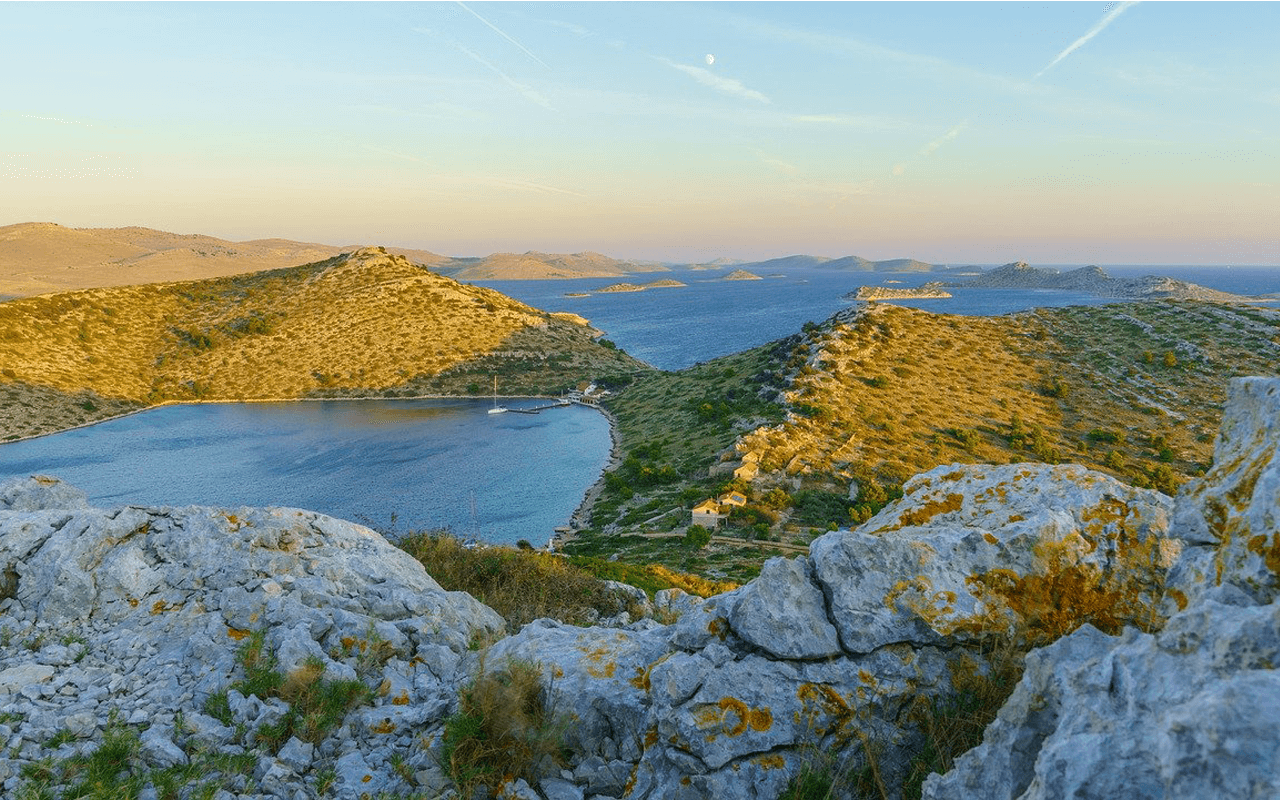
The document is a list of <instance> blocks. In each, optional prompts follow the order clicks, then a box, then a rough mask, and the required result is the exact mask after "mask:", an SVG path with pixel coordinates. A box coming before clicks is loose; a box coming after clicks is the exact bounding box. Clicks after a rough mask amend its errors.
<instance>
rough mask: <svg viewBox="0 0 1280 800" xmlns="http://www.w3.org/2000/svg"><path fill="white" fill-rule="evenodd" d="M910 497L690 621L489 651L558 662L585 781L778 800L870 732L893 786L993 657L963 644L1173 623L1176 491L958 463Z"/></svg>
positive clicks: (569, 631) (848, 760)
mask: <svg viewBox="0 0 1280 800" xmlns="http://www.w3.org/2000/svg"><path fill="white" fill-rule="evenodd" d="M904 491H905V492H906V495H905V496H904V498H903V499H902V500H901V501H899V502H897V503H895V504H893V505H892V506H890V507H888V508H886V509H885V510H884V511H883V512H882V513H881V514H880V515H878V516H876V517H875V518H873V519H872V520H870V521H869V522H868V523H866V524H865V525H863V526H862V527H861V528H859V529H858V530H857V531H842V532H837V533H832V534H829V535H827V536H824V537H822V538H821V539H819V540H817V541H815V542H814V543H813V545H812V547H811V554H812V555H811V557H809V558H798V559H795V560H790V561H788V560H785V559H780V558H779V559H773V560H771V561H769V562H768V563H767V564H766V565H765V567H764V569H763V571H762V572H761V574H760V577H759V578H757V579H756V580H755V581H752V582H751V583H749V584H747V585H746V586H744V587H742V588H741V589H739V590H737V591H735V592H731V593H728V594H724V595H719V596H717V597H714V598H711V599H710V600H708V601H706V602H705V603H703V604H702V605H701V606H700V607H699V608H698V609H696V610H694V611H692V612H690V613H687V614H686V615H685V616H684V617H683V618H682V619H681V620H680V621H679V622H678V623H676V624H675V625H672V626H668V627H656V626H655V627H652V628H649V629H643V628H638V629H633V630H627V631H610V630H604V629H585V630H584V629H579V628H572V627H568V626H562V625H557V624H553V623H545V624H538V625H533V626H529V627H527V628H525V629H524V630H523V631H521V632H520V633H519V634H517V635H516V636H513V637H511V638H509V639H506V640H504V641H502V642H500V643H498V644H497V645H496V646H495V647H494V648H492V649H491V650H490V658H491V659H492V658H497V659H500V660H501V659H506V658H513V659H521V660H529V661H537V662H539V663H541V664H542V665H543V667H544V669H545V670H546V672H547V676H548V680H549V682H550V683H551V685H552V686H553V687H554V688H553V692H554V697H555V699H556V702H557V704H558V706H559V707H560V708H561V709H562V710H563V711H564V713H566V714H567V715H569V718H570V719H571V721H572V724H571V725H570V727H569V730H570V736H571V738H572V743H571V747H572V748H573V749H574V750H575V752H578V753H580V754H581V757H583V759H584V760H583V761H582V762H581V764H580V765H579V766H578V767H577V771H575V772H574V773H573V777H574V778H575V779H577V780H580V781H581V780H588V779H589V778H590V777H591V776H592V775H594V774H595V772H594V771H593V770H598V769H603V768H606V767H607V770H606V772H607V774H608V775H610V776H613V780H615V781H616V783H608V782H606V783H602V784H600V785H599V786H597V787H595V788H593V791H596V790H598V791H601V792H603V793H604V794H607V795H609V796H616V797H629V798H654V799H656V798H705V797H735V798H736V797H759V798H773V797H777V796H778V795H779V794H780V793H781V792H782V791H783V790H784V788H785V787H786V785H787V783H788V782H789V781H790V779H791V777H792V776H793V775H794V774H795V772H796V771H797V770H798V769H799V767H800V765H801V764H802V763H804V762H806V761H812V760H813V758H814V754H815V753H825V754H828V755H829V756H830V757H832V758H833V759H835V761H836V763H845V764H857V763H859V762H860V761H861V759H862V758H863V751H862V748H863V746H864V741H871V742H875V743H876V747H877V749H878V759H877V768H878V769H879V770H880V773H881V775H882V777H883V780H884V782H885V784H886V786H887V787H888V788H889V791H890V793H891V794H892V795H895V796H896V794H897V791H898V789H897V788H895V787H898V786H900V785H901V783H902V780H903V778H904V776H905V774H906V771H907V769H908V762H909V760H910V758H911V756H912V755H913V754H914V753H915V752H917V751H918V750H919V748H920V747H921V745H922V740H921V735H920V733H919V731H918V730H917V727H916V724H915V723H914V722H913V720H912V715H911V710H912V709H913V707H914V704H915V703H916V702H917V701H918V700H919V699H920V698H927V697H929V696H933V695H938V694H945V693H947V692H949V691H950V690H951V688H952V684H951V681H952V677H953V675H954V674H955V672H956V670H957V669H960V670H961V671H963V670H964V669H970V668H976V669H978V670H982V669H984V665H983V663H982V661H981V657H980V656H977V655H976V654H970V653H968V652H967V651H965V650H964V649H963V648H962V647H960V646H961V645H963V644H965V643H966V642H971V641H975V640H977V639H979V638H981V637H983V636H985V635H989V634H993V633H995V634H1010V633H1012V632H1014V631H1019V632H1021V633H1022V634H1023V635H1030V636H1036V635H1039V636H1043V637H1044V638H1046V639H1048V638H1052V637H1055V636H1057V635H1059V634H1060V633H1061V632H1062V631H1063V629H1064V628H1067V627H1068V626H1069V627H1074V625H1075V624H1078V621H1077V622H1075V623H1072V622H1071V620H1072V619H1075V618H1076V617H1078V616H1079V615H1086V616H1092V617H1093V618H1096V619H1097V620H1098V622H1099V624H1105V625H1108V626H1109V627H1112V628H1115V629H1119V628H1120V627H1122V626H1123V625H1124V624H1125V623H1128V622H1141V623H1143V624H1149V623H1150V622H1152V621H1153V620H1154V619H1156V618H1158V614H1159V610H1158V605H1159V600H1160V595H1159V588H1158V587H1159V585H1160V584H1161V582H1162V578H1163V574H1164V570H1165V568H1166V567H1167V565H1168V564H1169V563H1170V562H1171V561H1172V559H1173V557H1174V556H1175V555H1176V554H1177V550H1178V543H1177V542H1174V541H1172V540H1170V539H1168V538H1167V537H1166V535H1165V534H1166V531H1167V528H1168V518H1169V512H1170V510H1171V509H1170V506H1171V500H1170V498H1168V497H1166V496H1164V495H1161V494H1159V493H1157V492H1153V491H1149V490H1140V489H1134V488H1132V487H1129V486H1125V485H1124V484H1121V483H1119V482H1118V481H1116V480H1115V479H1113V478H1110V477H1108V476H1106V475H1102V474H1100V473H1095V472H1090V471H1088V470H1085V469H1083V468H1080V467H1046V466H1042V465H1030V464H1016V465H1010V466H1005V467H974V466H952V467H944V468H940V469H937V470H934V471H932V472H929V473H925V474H924V475H921V476H919V477H918V478H916V479H915V480H913V481H912V482H911V483H909V484H908V485H907V486H906V487H905V490H904ZM864 736H865V737H867V739H866V740H864V739H863V738H862V737H864ZM582 764H588V765H591V766H590V767H589V768H584V767H583V766H581V765H582ZM597 780H603V779H597Z"/></svg>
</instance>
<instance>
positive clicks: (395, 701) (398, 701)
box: [391, 689, 409, 706]
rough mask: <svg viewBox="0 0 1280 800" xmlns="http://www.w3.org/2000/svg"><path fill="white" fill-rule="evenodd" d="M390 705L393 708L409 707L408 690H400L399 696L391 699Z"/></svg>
mask: <svg viewBox="0 0 1280 800" xmlns="http://www.w3.org/2000/svg"><path fill="white" fill-rule="evenodd" d="M391 705H393V706H407V705H409V690H408V689H401V690H400V694H398V695H396V696H395V697H393V698H391Z"/></svg>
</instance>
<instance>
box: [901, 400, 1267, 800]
mask: <svg viewBox="0 0 1280 800" xmlns="http://www.w3.org/2000/svg"><path fill="white" fill-rule="evenodd" d="M1278 446H1280V380H1276V379H1262V378H1246V379H1238V380H1235V381H1233V382H1232V384H1231V387H1230V391H1229V394H1228V401H1227V405H1226V408H1225V409H1224V411H1223V422H1222V429H1221V433H1220V434H1219V437H1218V440H1217V444H1216V449H1215V452H1214V466H1213V468H1212V469H1211V470H1210V471H1209V472H1208V473H1207V474H1206V475H1205V476H1204V477H1203V478H1201V479H1199V480H1197V481H1193V482H1192V483H1190V484H1188V485H1187V486H1186V487H1184V489H1183V491H1182V492H1181V493H1180V494H1179V495H1178V498H1177V501H1176V510H1175V512H1174V516H1173V519H1174V524H1173V529H1172V531H1171V533H1172V535H1174V536H1176V537H1179V538H1180V539H1181V540H1183V541H1184V542H1186V544H1187V546H1186V549H1185V550H1184V552H1183V555H1182V558H1181V560H1180V561H1179V562H1178V563H1177V564H1176V565H1175V567H1174V569H1173V570H1171V572H1170V576H1169V592H1168V595H1169V599H1168V605H1167V608H1168V610H1169V611H1170V612H1171V613H1172V616H1171V617H1170V618H1169V620H1168V622H1167V623H1166V624H1165V626H1164V628H1163V629H1162V630H1160V631H1159V632H1158V633H1155V634H1149V633H1140V632H1139V631H1137V630H1135V629H1133V628H1129V629H1127V630H1125V631H1124V632H1123V634H1122V635H1120V636H1108V635H1106V634H1104V633H1102V632H1101V631H1099V630H1097V629H1095V628H1093V627H1091V626H1085V627H1083V628H1081V629H1080V630H1078V631H1076V632H1075V633H1073V634H1071V635H1069V636H1066V637H1063V638H1062V639H1060V640H1058V641H1057V642H1055V643H1053V644H1052V645H1050V646H1048V647H1045V648H1043V649H1041V650H1038V651H1034V652H1032V653H1031V654H1029V655H1028V656H1027V669H1026V673H1025V674H1024V676H1023V678H1022V681H1021V682H1020V683H1019V685H1018V687H1017V689H1016V690H1015V691H1014V693H1013V695H1012V696H1011V697H1010V698H1009V701H1008V702H1007V703H1006V704H1005V706H1004V708H1002V709H1001V710H1000V713H999V716H998V717H997V718H996V720H995V721H994V722H993V723H992V724H991V725H990V726H988V728H987V730H986V733H985V735H984V738H983V742H982V744H981V745H979V746H978V747H976V748H974V749H973V750H972V751H970V752H969V753H967V754H965V755H964V756H963V757H961V758H959V759H957V760H956V763H955V767H954V768H953V769H952V770H951V771H950V772H948V773H947V774H946V775H941V776H939V775H935V776H932V777H931V778H929V780H928V781H927V782H926V783H925V786H924V797H925V798H930V799H931V800H943V799H944V798H946V800H969V798H972V799H973V800H977V799H978V798H981V799H982V800H1004V799H1006V798H1007V800H1013V799H1014V798H1019V800H1048V799H1049V798H1068V797H1125V798H1135V799H1136V800H1157V798H1186V800H1192V799H1193V798H1194V799H1195V800H1199V798H1206V797H1214V798H1218V797H1223V798H1225V797H1232V798H1237V797H1239V798H1264V797H1266V798H1270V797H1278V796H1280V732H1278V731H1277V728H1276V720H1277V719H1280V676H1278V675H1277V673H1276V669H1275V668H1276V665H1277V664H1280V597H1277V589H1278V588H1280V562H1278V561H1277V559H1275V558H1274V557H1273V555H1274V551H1275V549H1276V542H1277V541H1280V460H1278V459H1277V447H1278Z"/></svg>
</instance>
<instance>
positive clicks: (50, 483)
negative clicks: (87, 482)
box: [0, 475, 89, 511]
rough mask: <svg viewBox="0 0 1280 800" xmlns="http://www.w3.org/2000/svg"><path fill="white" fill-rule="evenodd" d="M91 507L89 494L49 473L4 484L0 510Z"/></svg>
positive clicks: (1, 490)
mask: <svg viewBox="0 0 1280 800" xmlns="http://www.w3.org/2000/svg"><path fill="white" fill-rule="evenodd" d="M88 507H89V497H88V495H86V494H85V493H84V492H82V491H80V490H79V489H77V488H76V487H74V486H72V485H70V484H68V483H63V482H62V481H60V480H58V479H57V478H54V477H50V476H48V475H31V476H29V477H27V478H17V479H14V480H11V481H8V482H6V483H5V484H4V485H3V486H0V511H44V510H46V509H50V508H88Z"/></svg>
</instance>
